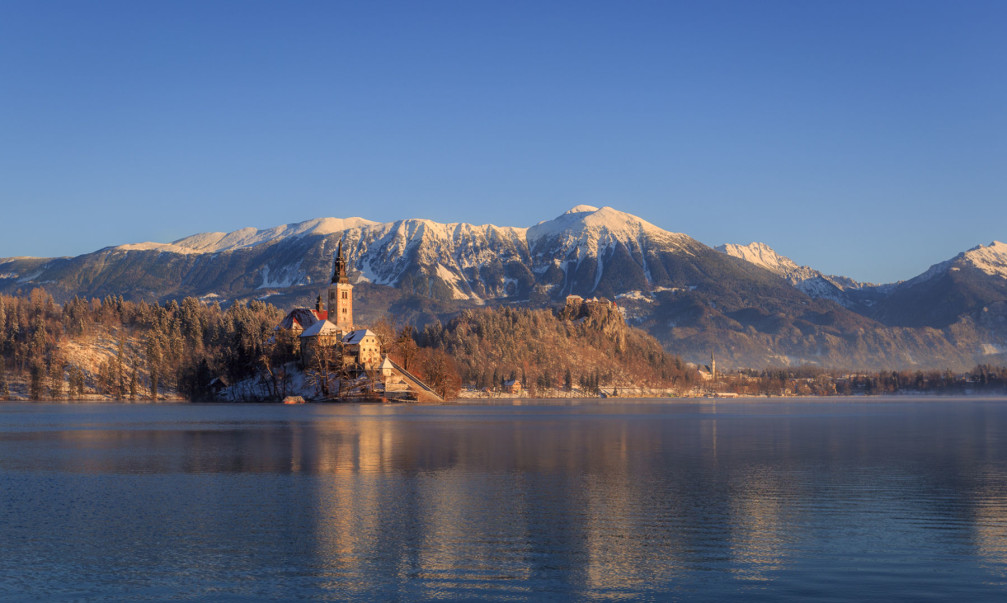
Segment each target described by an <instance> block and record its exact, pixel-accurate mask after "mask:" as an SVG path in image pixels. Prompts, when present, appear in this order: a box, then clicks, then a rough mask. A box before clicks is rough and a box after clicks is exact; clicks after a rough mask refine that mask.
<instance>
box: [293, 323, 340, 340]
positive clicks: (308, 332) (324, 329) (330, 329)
mask: <svg viewBox="0 0 1007 603" xmlns="http://www.w3.org/2000/svg"><path fill="white" fill-rule="evenodd" d="M338 334H339V329H337V328H336V325H334V324H332V323H331V322H329V321H327V320H319V321H318V322H316V323H315V324H313V325H311V326H310V327H308V328H307V329H304V332H303V333H301V337H317V336H318V335H338Z"/></svg>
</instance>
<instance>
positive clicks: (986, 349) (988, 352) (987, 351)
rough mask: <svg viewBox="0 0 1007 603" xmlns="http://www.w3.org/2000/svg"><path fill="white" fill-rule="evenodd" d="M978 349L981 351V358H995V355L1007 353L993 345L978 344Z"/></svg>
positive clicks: (1006, 350) (1002, 348)
mask: <svg viewBox="0 0 1007 603" xmlns="http://www.w3.org/2000/svg"><path fill="white" fill-rule="evenodd" d="M979 347H980V349H981V350H982V353H983V356H995V355H997V354H1003V353H1007V349H1005V348H1004V347H1003V346H999V345H997V344H995V343H983V344H980V346H979Z"/></svg>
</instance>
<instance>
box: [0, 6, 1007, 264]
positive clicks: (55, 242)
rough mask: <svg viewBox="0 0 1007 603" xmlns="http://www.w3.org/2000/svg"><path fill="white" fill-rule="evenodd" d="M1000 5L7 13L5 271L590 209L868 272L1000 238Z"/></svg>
mask: <svg viewBox="0 0 1007 603" xmlns="http://www.w3.org/2000/svg"><path fill="white" fill-rule="evenodd" d="M1004 31H1007V3H1004V2H963V3H952V2H926V1H918V0H913V1H906V2H884V1H882V2H876V1H870V2H868V1H852V2H750V1H745V2H705V1H704V2H691V3H678V2H670V1H662V2H637V1H632V2H585V1H578V2H541V1H536V2H520V1H510V0H509V1H507V2H484V1H469V0H466V1H459V2H336V1H326V2H318V3H314V2H299V3H293V2H292V3H279V2H250V1H235V2H191V3H188V2H180V1H176V2H159V3H155V2H133V1H130V2H77V1H72V2H38V1H37V0H32V1H27V2H20V1H17V0H5V1H4V2H2V3H0V203H2V207H3V213H2V216H3V217H2V223H3V225H4V227H5V228H4V233H3V236H2V237H0V256H13V255H43V256H49V255H76V254H80V253H85V252H88V251H93V250H95V249H98V248H100V247H104V246H107V245H115V244H121V243H127V242H139V241H146V240H154V241H170V240H173V239H177V238H180V237H183V236H186V235H189V234H193V233H196V232H204V231H229V230H235V229H238V228H242V227H245V226H255V227H260V228H263V227H270V226H275V225H278V224H283V223H288V222H296V221H302V220H306V219H310V218H315V217H322V216H334V217H349V216H355V215H359V216H363V217H366V218H370V219H373V220H379V221H388V220H394V219H399V218H407V217H423V218H430V219H434V220H438V221H450V222H457V221H463V222H473V223H480V224H481V223H494V224H499V225H510V226H530V225H532V224H534V223H536V222H539V221H541V220H545V219H549V218H552V217H555V216H556V215H558V214H560V213H562V212H564V211H565V210H566V209H568V208H569V207H572V206H573V205H577V204H580V203H586V204H591V205H597V206H602V205H610V206H613V207H615V208H617V209H621V210H623V211H627V212H630V213H633V214H636V215H638V216H640V217H642V218H644V219H646V220H649V221H650V222H653V223H654V224H656V225H658V226H660V227H662V228H666V229H668V230H672V231H675V232H684V233H687V234H689V235H691V236H693V237H695V238H697V239H699V240H700V241H702V242H704V243H707V244H709V245H717V244H720V243H726V242H731V243H748V242H750V241H753V240H758V241H763V242H765V243H767V244H769V245H771V246H772V247H774V248H775V249H776V250H777V251H779V252H780V253H782V254H784V255H788V256H790V257H792V258H793V259H794V260H796V261H797V262H798V263H802V264H808V265H811V266H813V267H815V268H818V269H821V270H824V271H826V272H831V273H838V274H844V275H848V276H851V277H854V278H857V279H861V280H869V281H875V282H888V281H893V280H898V279H904V278H910V277H912V276H914V275H916V274H918V273H919V272H922V271H923V270H925V269H926V268H927V267H928V266H929V265H930V264H932V263H935V262H938V261H941V260H944V259H947V258H948V257H951V256H953V255H954V254H956V253H958V252H960V251H963V250H965V249H967V248H969V247H972V246H974V245H976V244H979V243H984V244H985V243H989V242H990V241H992V240H994V239H997V240H1005V239H1007V195H1005V192H1007V78H1005V77H1004V74H1005V73H1007V36H1004V35H1003V32H1004Z"/></svg>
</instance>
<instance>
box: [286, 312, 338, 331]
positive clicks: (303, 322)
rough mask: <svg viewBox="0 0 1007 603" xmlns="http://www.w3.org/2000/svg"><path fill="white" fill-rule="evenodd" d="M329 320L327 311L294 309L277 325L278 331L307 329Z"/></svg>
mask: <svg viewBox="0 0 1007 603" xmlns="http://www.w3.org/2000/svg"><path fill="white" fill-rule="evenodd" d="M326 318H328V312H326V311H325V310H321V311H319V310H312V309H310V308H294V309H293V310H291V311H290V312H289V313H288V314H287V315H286V316H285V317H284V318H283V320H282V321H280V324H278V325H276V328H277V329H293V328H294V326H295V325H296V326H299V327H300V328H302V329H307V328H308V327H310V326H311V325H313V324H315V323H316V322H318V321H319V320H324V319H326Z"/></svg>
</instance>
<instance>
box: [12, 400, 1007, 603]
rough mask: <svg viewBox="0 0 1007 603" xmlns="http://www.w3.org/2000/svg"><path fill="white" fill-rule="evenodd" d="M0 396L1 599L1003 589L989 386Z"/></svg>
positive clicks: (1006, 555) (688, 595)
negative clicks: (669, 396)
mask: <svg viewBox="0 0 1007 603" xmlns="http://www.w3.org/2000/svg"><path fill="white" fill-rule="evenodd" d="M1004 402H1005V400H1002V399H1000V400H991V399H944V400H938V399H933V398H929V399H908V398H899V399H895V400H889V399H884V400H877V399H873V400H867V401H865V400H862V399H861V400H851V399H843V400H841V401H834V400H827V401H825V400H822V401H817V400H816V401H786V402H775V401H766V400H760V401H757V402H751V403H745V402H728V403H724V402H717V403H713V402H702V403H694V402H684V401H683V402H676V403H642V402H641V403H634V402H620V403H615V404H613V403H606V404H600V403H597V402H587V401H585V402H583V403H578V404H567V405H532V406H378V405H371V406H357V405H345V406H342V405H329V406H323V405H309V406H301V407H283V406H272V405H141V406H125V405H39V404H5V405H0V542H2V543H3V546H2V547H0V599H6V600H21V599H24V598H37V599H50V598H63V599H80V598H130V599H164V598H169V597H170V598H206V597H212V598H229V597H231V598H238V599H256V598H260V599H290V598H330V599H360V600H372V599H381V600H387V599H438V598H447V599H480V598H491V599H501V598H507V599H516V600H525V599H541V598H552V599H569V598H578V599H583V598H591V599H613V598H632V599H640V598H643V599H667V598H669V597H671V598H676V599H690V600H691V599H702V600H724V599H728V600H729V599H741V598H744V599H746V600H751V599H755V600H759V599H764V600H809V599H811V600H829V601H833V600H906V601H909V600H913V601H917V600H925V599H934V600H938V599H942V600H946V599H952V598H954V599H963V598H966V597H967V598H970V599H972V600H976V599H987V600H994V599H1002V598H1003V596H1004V594H1005V593H1007V441H1005V439H1004V435H1003V434H1005V433H1007V404H1004Z"/></svg>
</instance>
